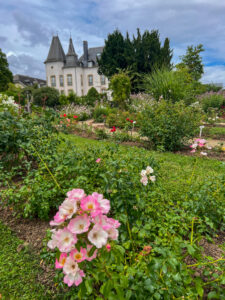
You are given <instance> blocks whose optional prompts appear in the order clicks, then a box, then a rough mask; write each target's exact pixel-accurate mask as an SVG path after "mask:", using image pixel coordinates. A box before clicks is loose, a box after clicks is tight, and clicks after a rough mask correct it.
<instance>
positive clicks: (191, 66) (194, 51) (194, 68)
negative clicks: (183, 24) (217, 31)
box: [181, 44, 204, 81]
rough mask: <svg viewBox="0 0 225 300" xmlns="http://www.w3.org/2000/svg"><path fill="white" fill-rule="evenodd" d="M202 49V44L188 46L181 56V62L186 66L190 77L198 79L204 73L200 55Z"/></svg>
mask: <svg viewBox="0 0 225 300" xmlns="http://www.w3.org/2000/svg"><path fill="white" fill-rule="evenodd" d="M203 51H204V48H203V45H202V44H199V45H197V46H195V47H194V46H193V45H191V46H188V47H187V51H186V54H185V55H183V56H181V59H182V61H181V64H183V65H184V66H186V67H187V68H188V71H189V73H190V74H191V76H192V78H193V79H194V80H196V81H198V80H199V79H200V78H201V77H202V74H203V73H204V65H203V63H202V57H201V56H200V53H201V52H203Z"/></svg>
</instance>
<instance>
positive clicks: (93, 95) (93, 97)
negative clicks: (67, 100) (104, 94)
mask: <svg viewBox="0 0 225 300" xmlns="http://www.w3.org/2000/svg"><path fill="white" fill-rule="evenodd" d="M98 100H100V94H99V93H98V91H97V90H96V88H94V87H92V88H90V89H89V91H88V93H87V96H86V104H87V105H91V106H94V104H95V102H96V101H98Z"/></svg>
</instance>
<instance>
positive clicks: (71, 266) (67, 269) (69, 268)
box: [63, 256, 79, 275]
mask: <svg viewBox="0 0 225 300" xmlns="http://www.w3.org/2000/svg"><path fill="white" fill-rule="evenodd" d="M78 270H79V267H78V264H77V262H76V261H75V260H74V259H72V258H71V257H70V256H68V257H67V259H66V262H65V264H64V266H63V273H64V274H74V275H75V274H76V273H77V271H78Z"/></svg>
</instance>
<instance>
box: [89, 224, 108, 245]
mask: <svg viewBox="0 0 225 300" xmlns="http://www.w3.org/2000/svg"><path fill="white" fill-rule="evenodd" d="M88 239H89V241H90V242H91V243H92V244H93V245H95V247H96V248H102V246H104V245H106V243H107V239H108V233H107V232H106V231H105V230H103V229H102V227H101V226H99V225H94V227H93V228H92V230H91V231H90V232H89V233H88Z"/></svg>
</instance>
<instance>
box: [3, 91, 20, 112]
mask: <svg viewBox="0 0 225 300" xmlns="http://www.w3.org/2000/svg"><path fill="white" fill-rule="evenodd" d="M1 111H8V112H10V113H12V114H18V112H19V106H18V105H17V104H16V102H15V101H14V98H13V97H12V96H7V95H5V94H0V112H1Z"/></svg>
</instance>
